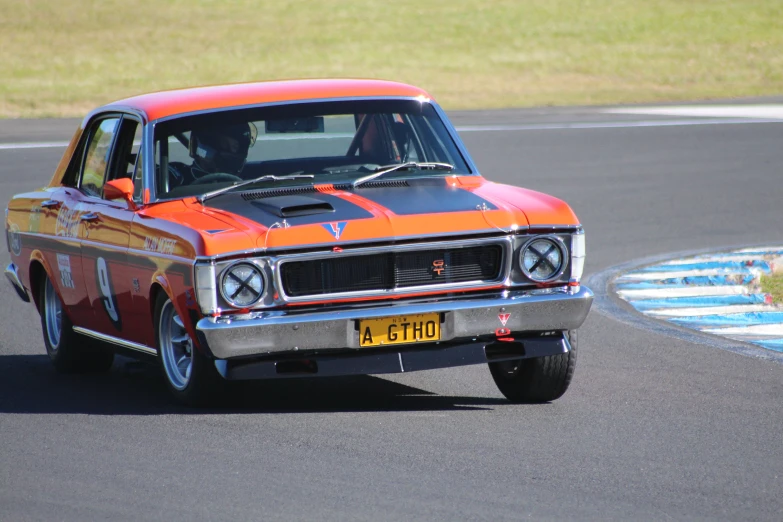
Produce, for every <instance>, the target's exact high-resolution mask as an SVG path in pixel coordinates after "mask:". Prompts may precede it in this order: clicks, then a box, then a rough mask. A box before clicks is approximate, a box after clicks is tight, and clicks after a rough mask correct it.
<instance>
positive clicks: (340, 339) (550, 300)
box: [196, 287, 593, 359]
mask: <svg viewBox="0 0 783 522" xmlns="http://www.w3.org/2000/svg"><path fill="white" fill-rule="evenodd" d="M592 302H593V293H592V292H591V291H590V289H589V288H585V287H580V288H579V289H570V288H557V289H543V290H530V291H523V290H514V291H510V290H507V291H502V292H497V293H493V294H489V295H487V294H485V295H481V296H463V297H450V298H439V299H418V300H410V301H395V302H394V303H392V304H389V303H383V304H370V303H359V304H355V305H351V306H346V307H341V308H335V309H331V308H330V309H320V310H312V309H311V310H307V311H296V310H274V311H262V312H255V313H251V314H247V315H244V316H240V317H238V316H222V317H218V318H214V317H206V318H204V319H201V320H200V321H199V322H198V323H197V325H196V329H197V330H198V332H199V336H200V337H201V340H202V341H205V342H206V345H207V347H208V349H209V350H210V351H211V353H212V355H213V356H214V357H215V358H217V359H231V358H236V357H248V356H261V355H268V354H278V355H279V354H282V353H283V352H289V353H295V352H298V351H306V350H307V351H309V350H318V351H319V353H324V352H325V351H332V350H335V351H343V352H344V351H345V349H346V348H347V349H356V350H358V349H359V331H358V328H357V324H358V323H357V321H358V320H360V319H371V318H378V317H390V316H400V315H413V314H423V313H435V312H437V313H441V314H443V322H442V323H441V341H440V343H432V344H424V343H422V344H421V345H417V344H409V345H395V346H393V347H388V348H397V347H399V348H400V349H405V350H411V349H414V350H415V349H416V348H417V347H419V346H420V347H421V348H422V349H425V348H427V347H430V348H432V347H438V346H439V345H446V344H448V343H449V342H451V341H461V340H464V341H465V342H470V341H471V340H472V341H475V340H477V339H479V338H486V337H487V336H492V337H495V336H496V332H497V330H498V329H500V328H504V329H506V330H507V331H509V332H511V333H512V335H513V334H520V333H522V334H524V333H526V332H528V333H535V332H548V331H564V330H573V329H575V328H578V327H579V326H581V325H582V323H583V322H584V320H585V318H586V317H587V313H588V312H589V311H590V305H591V304H592ZM506 314H508V317H507V318H506V317H505V315H506ZM500 316H503V317H504V318H506V323H505V325H504V324H503V323H502V322H501V319H500ZM364 350H366V349H364Z"/></svg>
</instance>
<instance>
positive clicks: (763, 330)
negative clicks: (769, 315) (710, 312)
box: [702, 323, 783, 337]
mask: <svg viewBox="0 0 783 522" xmlns="http://www.w3.org/2000/svg"><path fill="white" fill-rule="evenodd" d="M702 331H703V332H707V333H714V334H720V335H774V336H778V337H779V336H783V323H775V324H757V325H753V326H731V327H729V328H708V329H705V330H702Z"/></svg>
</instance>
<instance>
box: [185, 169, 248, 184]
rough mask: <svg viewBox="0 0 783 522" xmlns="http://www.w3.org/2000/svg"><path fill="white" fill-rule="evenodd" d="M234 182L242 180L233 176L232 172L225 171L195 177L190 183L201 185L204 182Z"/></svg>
mask: <svg viewBox="0 0 783 522" xmlns="http://www.w3.org/2000/svg"><path fill="white" fill-rule="evenodd" d="M232 181H234V182H236V181H244V180H243V179H242V178H240V177H239V176H235V175H233V174H228V173H227V172H213V173H212V174H207V175H206V176H202V177H200V178H196V180H195V181H194V182H193V183H191V185H203V184H205V183H221V182H232Z"/></svg>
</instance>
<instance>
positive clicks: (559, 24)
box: [0, 0, 783, 117]
mask: <svg viewBox="0 0 783 522" xmlns="http://www.w3.org/2000/svg"><path fill="white" fill-rule="evenodd" d="M335 76H337V77H371V78H386V79H394V80H400V81H404V82H409V83H413V84H416V85H419V86H421V87H424V88H425V89H427V90H428V91H430V92H431V93H432V94H433V96H435V98H436V99H438V100H439V101H440V102H441V104H443V105H444V106H446V107H448V108H476V107H506V106H531V105H552V104H556V105H565V104H601V103H622V102H645V101H662V100H685V99H701V98H716V97H733V96H755V95H768V94H781V93H783V0H734V1H723V0H494V1H493V0H489V1H487V0H431V1H427V0H395V1H393V2H389V1H386V0H377V1H370V0H364V1H359V0H319V1H312V0H274V1H267V0H252V1H251V0H235V1H229V0H225V1H217V0H139V1H133V2H128V1H127V0H122V1H119V0H97V1H87V0H82V1H77V0H58V1H53V0H0V117H33V116H75V115H82V114H83V113H84V112H85V111H87V110H89V109H91V108H93V107H95V106H96V105H99V104H103V103H106V102H109V101H112V100H115V99H118V98H122V97H125V96H128V95H131V94H137V93H141V92H148V91H154V90H160V89H167V88H174V87H181V86H189V85H203V84H214V83H223V82H242V81H254V80H264V79H274V78H299V77H335Z"/></svg>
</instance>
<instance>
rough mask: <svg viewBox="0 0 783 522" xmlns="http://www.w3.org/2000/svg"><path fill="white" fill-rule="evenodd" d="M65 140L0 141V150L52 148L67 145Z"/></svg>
mask: <svg viewBox="0 0 783 522" xmlns="http://www.w3.org/2000/svg"><path fill="white" fill-rule="evenodd" d="M67 146H68V142H67V141H45V142H41V143H0V150H14V149H54V148H59V147H67Z"/></svg>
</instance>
